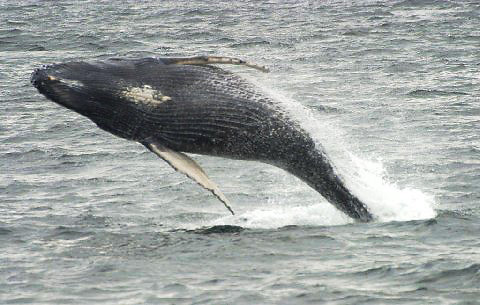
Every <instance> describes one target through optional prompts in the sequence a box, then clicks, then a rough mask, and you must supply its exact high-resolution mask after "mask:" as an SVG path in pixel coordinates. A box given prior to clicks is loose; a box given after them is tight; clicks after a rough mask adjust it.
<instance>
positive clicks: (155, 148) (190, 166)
mask: <svg viewBox="0 0 480 305" xmlns="http://www.w3.org/2000/svg"><path fill="white" fill-rule="evenodd" d="M142 144H143V145H145V146H146V147H147V148H148V149H149V150H150V151H152V152H153V153H155V154H156V155H157V156H159V157H160V158H162V159H163V160H165V161H166V162H167V163H168V164H169V165H170V166H171V167H173V168H174V169H175V170H176V171H178V172H181V173H183V174H185V175H186V176H187V177H189V178H190V179H192V180H193V181H195V182H197V183H198V184H199V185H201V186H202V187H203V188H205V189H207V190H209V191H210V192H212V194H213V195H215V196H216V197H217V198H218V199H219V200H220V201H221V202H223V204H224V205H225V207H226V208H227V209H228V210H229V211H230V213H232V215H235V213H234V212H233V210H232V208H231V207H230V202H229V201H228V199H227V197H225V195H224V194H223V193H222V191H221V190H220V189H219V188H218V186H217V184H215V182H213V181H212V180H210V178H209V177H208V175H207V174H206V173H205V171H204V170H203V169H202V168H201V167H200V165H198V163H197V162H195V160H193V159H192V158H190V157H189V156H187V155H186V154H184V153H181V152H178V151H175V150H172V149H170V148H168V147H166V146H164V145H162V144H161V143H159V142H158V141H156V140H152V139H148V140H146V141H144V142H143V143H142Z"/></svg>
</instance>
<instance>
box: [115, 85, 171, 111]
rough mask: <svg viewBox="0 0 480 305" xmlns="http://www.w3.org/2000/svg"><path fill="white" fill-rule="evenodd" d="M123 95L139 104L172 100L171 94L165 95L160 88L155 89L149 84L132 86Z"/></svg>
mask: <svg viewBox="0 0 480 305" xmlns="http://www.w3.org/2000/svg"><path fill="white" fill-rule="evenodd" d="M122 93H123V96H124V97H126V98H128V99H130V100H132V101H133V102H135V103H137V104H147V105H150V106H155V105H158V104H161V103H163V102H166V101H169V100H171V98H170V97H169V96H166V95H163V94H162V92H160V91H159V90H155V89H153V88H152V87H151V86H149V85H143V87H130V88H127V89H126V90H124V91H123V92H122Z"/></svg>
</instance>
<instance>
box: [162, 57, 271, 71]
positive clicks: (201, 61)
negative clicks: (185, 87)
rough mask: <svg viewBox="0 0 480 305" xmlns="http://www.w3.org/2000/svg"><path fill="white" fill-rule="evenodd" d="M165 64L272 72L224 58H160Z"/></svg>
mask: <svg viewBox="0 0 480 305" xmlns="http://www.w3.org/2000/svg"><path fill="white" fill-rule="evenodd" d="M159 59H160V60H161V61H162V62H163V63H165V64H167V65H172V64H174V65H214V64H226V65H241V66H246V67H249V68H253V69H256V70H259V71H262V72H265V73H267V72H270V70H269V69H268V68H267V67H265V66H260V65H257V64H255V63H251V62H248V61H245V60H243V59H239V58H235V57H224V56H194V57H170V58H169V57H160V58H159Z"/></svg>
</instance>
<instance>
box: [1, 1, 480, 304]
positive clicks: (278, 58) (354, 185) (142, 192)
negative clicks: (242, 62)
mask: <svg viewBox="0 0 480 305" xmlns="http://www.w3.org/2000/svg"><path fill="white" fill-rule="evenodd" d="M194 55H223V56H233V57H239V58H243V59H247V60H249V61H252V62H256V63H258V64H262V65H267V66H268V67H270V69H271V72H270V73H261V72H259V71H256V70H253V69H248V68H243V67H238V66H223V68H225V69H229V70H231V71H234V72H235V73H238V74H239V75H241V76H243V77H244V78H247V79H248V80H249V81H251V82H253V83H254V84H256V85H257V86H259V87H261V88H263V89H262V90H265V91H268V92H269V93H271V94H272V95H274V96H275V97H276V100H277V101H278V102H279V103H281V104H282V105H283V106H284V107H285V109H287V111H288V113H289V115H291V116H292V117H294V118H295V119H297V120H298V121H300V122H301V124H302V126H303V127H304V128H305V129H306V130H308V131H309V132H310V133H311V134H312V136H313V137H314V138H315V141H317V142H318V143H319V144H321V145H323V146H324V147H325V149H326V150H327V152H328V154H329V156H330V157H331V159H332V160H333V162H334V164H335V166H336V168H337V170H338V172H339V174H341V175H342V177H343V178H344V179H345V181H346V182H347V184H348V185H349V187H350V188H351V189H352V190H353V191H354V192H355V193H356V194H357V195H358V196H359V197H360V198H361V199H362V200H363V201H364V202H366V204H367V205H368V207H369V209H370V210H371V211H372V212H373V213H374V215H375V216H376V220H375V221H374V222H372V223H366V224H360V223H355V222H353V221H352V220H351V219H349V218H348V217H346V216H344V215H343V214H342V213H340V212H338V211H337V210H336V209H335V208H333V207H332V206H331V205H330V204H329V203H328V202H326V201H325V200H324V199H323V198H322V197H321V196H320V195H319V194H318V193H316V192H315V191H313V190H312V189H310V188H309V187H308V186H306V184H304V183H303V182H302V181H300V180H298V179H297V178H295V177H293V176H292V175H290V174H288V173H286V172H284V171H282V170H280V169H278V168H275V167H272V166H269V165H266V164H263V163H258V162H247V161H232V160H228V159H222V158H214V157H207V156H197V155H194V156H193V157H194V158H195V159H196V160H197V161H198V162H199V163H200V164H201V165H202V167H203V168H204V169H205V170H206V172H207V173H208V174H209V175H210V177H211V178H212V179H213V180H214V181H216V182H217V184H218V185H219V186H220V188H221V189H222V190H223V192H224V193H225V194H226V195H227V197H228V198H229V199H230V200H231V202H232V207H233V209H234V210H235V211H236V212H237V215H236V216H231V215H229V213H228V211H227V210H226V209H225V208H224V207H223V205H222V204H221V203H220V202H219V201H218V200H216V199H215V198H214V197H213V196H212V195H211V194H210V193H209V192H206V191H205V190H203V189H202V188H201V187H199V186H198V185H197V184H195V183H194V182H192V181H191V180H189V179H188V178H187V177H185V176H183V175H181V174H179V173H177V172H175V171H174V170H173V169H172V168H170V167H169V166H168V164H166V163H165V162H164V161H163V160H161V159H159V158H158V157H157V156H155V155H154V154H152V153H150V152H149V151H147V150H146V149H145V148H144V147H143V146H142V145H140V144H138V143H133V142H128V141H126V140H123V139H120V138H117V137H114V136H113V135H111V134H108V133H106V132H104V131H102V130H100V129H99V128H97V127H96V126H95V125H94V124H93V123H92V122H91V121H89V120H88V119H86V118H85V117H82V116H80V115H78V114H76V113H74V112H71V111H69V110H67V109H65V108H62V107H61V106H58V105H56V104H54V103H52V102H50V101H48V100H47V99H46V98H45V97H43V96H42V95H40V94H39V93H38V92H37V91H36V89H35V88H34V87H33V86H31V84H30V82H29V78H30V74H31V72H32V71H33V69H35V68H36V67H39V66H40V65H42V64H49V63H54V62H63V61H68V60H93V59H104V58H109V57H131V58H135V57H147V56H194ZM283 106H282V107H283ZM479 185H480V2H479V1H419V0H405V1H400V0H399V1H263V2H260V1H252V0H246V1H195V0H192V1H156V2H153V1H142V2H136V1H129V2H126V1H101V2H99V1H24V0H18V1H0V304H480V195H479Z"/></svg>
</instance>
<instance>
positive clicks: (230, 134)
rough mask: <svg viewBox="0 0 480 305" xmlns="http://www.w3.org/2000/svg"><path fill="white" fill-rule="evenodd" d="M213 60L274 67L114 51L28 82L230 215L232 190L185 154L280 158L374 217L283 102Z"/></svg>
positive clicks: (54, 67) (362, 217) (351, 209)
mask: <svg viewBox="0 0 480 305" xmlns="http://www.w3.org/2000/svg"><path fill="white" fill-rule="evenodd" d="M217 64H234V65H242V66H246V67H250V68H254V69H257V70H260V71H264V72H268V69H267V68H265V67H263V66H259V65H256V64H253V63H250V62H247V61H244V60H240V59H237V58H229V57H216V56H198V57H184V58H182V57H179V58H168V57H166V58H164V57H149V58H135V59H131V58H130V59H129V58H111V59H108V60H102V61H72V62H65V63H58V64H51V65H45V66H42V67H41V68H38V69H35V70H34V72H33V73H32V76H31V83H32V84H33V85H34V86H35V87H36V88H37V89H38V91H39V92H40V93H41V94H43V95H44V96H45V97H47V98H48V99H50V100H52V101H53V102H55V103H57V104H60V105H62V106H64V107H66V108H68V109H71V110H73V111H75V112H77V113H79V114H81V115H83V116H86V117H87V118H89V119H90V120H92V121H93V122H94V123H95V124H96V125H97V126H98V127H100V128H101V129H103V130H105V131H108V132H110V133H112V134H114V135H116V136H119V137H121V138H124V139H128V140H132V141H136V142H139V143H141V144H143V145H144V146H145V147H147V148H148V149H149V150H150V151H152V152H153V153H155V154H156V155H158V156H159V157H160V158H162V159H163V160H165V161H166V162H167V163H168V164H169V165H170V166H172V167H173V168H174V169H175V170H177V171H179V172H181V173H183V174H185V175H187V176H188V177H189V178H191V179H193V180H194V181H196V182H197V183H198V184H200V185H201V186H202V187H204V188H205V189H207V190H209V191H211V192H212V193H213V194H214V195H215V196H216V197H217V198H218V199H219V200H220V201H221V202H223V204H224V205H225V207H226V208H227V209H228V210H229V211H230V212H231V213H232V214H234V212H233V210H232V208H231V207H230V205H231V204H230V203H229V201H228V199H227V198H226V196H225V195H224V194H223V193H222V192H221V190H220V188H219V187H218V186H217V184H215V183H214V182H213V181H212V180H211V179H210V178H209V177H208V175H207V174H206V173H205V171H204V170H203V169H202V168H201V167H200V166H199V165H198V163H197V162H196V161H194V160H193V159H192V158H191V157H189V156H188V155H187V154H188V153H194V154H203V155H211V156H218V157H224V158H231V159H241V160H254V161H260V162H264V163H268V164H271V165H274V166H276V167H279V168H282V169H284V170H286V171H287V172H289V173H291V174H293V175H295V176H297V177H298V178H300V179H301V180H303V181H304V182H305V183H307V184H308V185H309V186H310V187H312V188H313V189H315V190H316V191H317V192H319V193H320V194H321V195H322V196H323V197H324V198H325V199H326V200H327V201H329V202H330V203H331V204H333V205H334V206H335V207H336V208H337V209H339V210H340V211H342V212H344V213H345V214H347V215H348V216H350V217H352V218H353V219H355V220H357V221H361V222H367V221H370V220H372V219H373V216H372V214H371V213H370V212H369V211H368V209H367V207H366V206H365V204H364V203H363V202H362V201H360V200H359V199H358V197H357V196H355V195H354V194H352V193H351V192H350V191H349V189H347V187H346V185H345V183H344V181H343V180H342V178H341V177H339V176H338V175H337V173H336V172H335V170H334V168H333V166H332V164H331V162H330V160H329V158H328V157H327V155H326V154H325V152H324V149H323V148H322V147H321V146H320V147H319V145H315V143H314V141H313V139H312V138H311V136H310V135H309V134H308V133H307V132H306V131H305V130H304V129H303V128H302V127H301V126H300V125H299V124H298V123H297V122H296V121H294V120H293V119H291V118H290V117H289V116H288V114H287V113H286V112H285V111H284V110H283V109H282V107H281V106H280V105H279V103H278V101H275V99H273V98H272V97H270V96H268V95H267V94H265V93H263V92H262V91H261V90H260V89H259V88H257V87H256V86H255V85H253V84H252V83H250V82H248V81H246V80H245V79H243V78H242V77H240V76H238V75H237V74H235V73H233V72H230V71H228V70H225V69H222V68H220V67H218V66H217Z"/></svg>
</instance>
